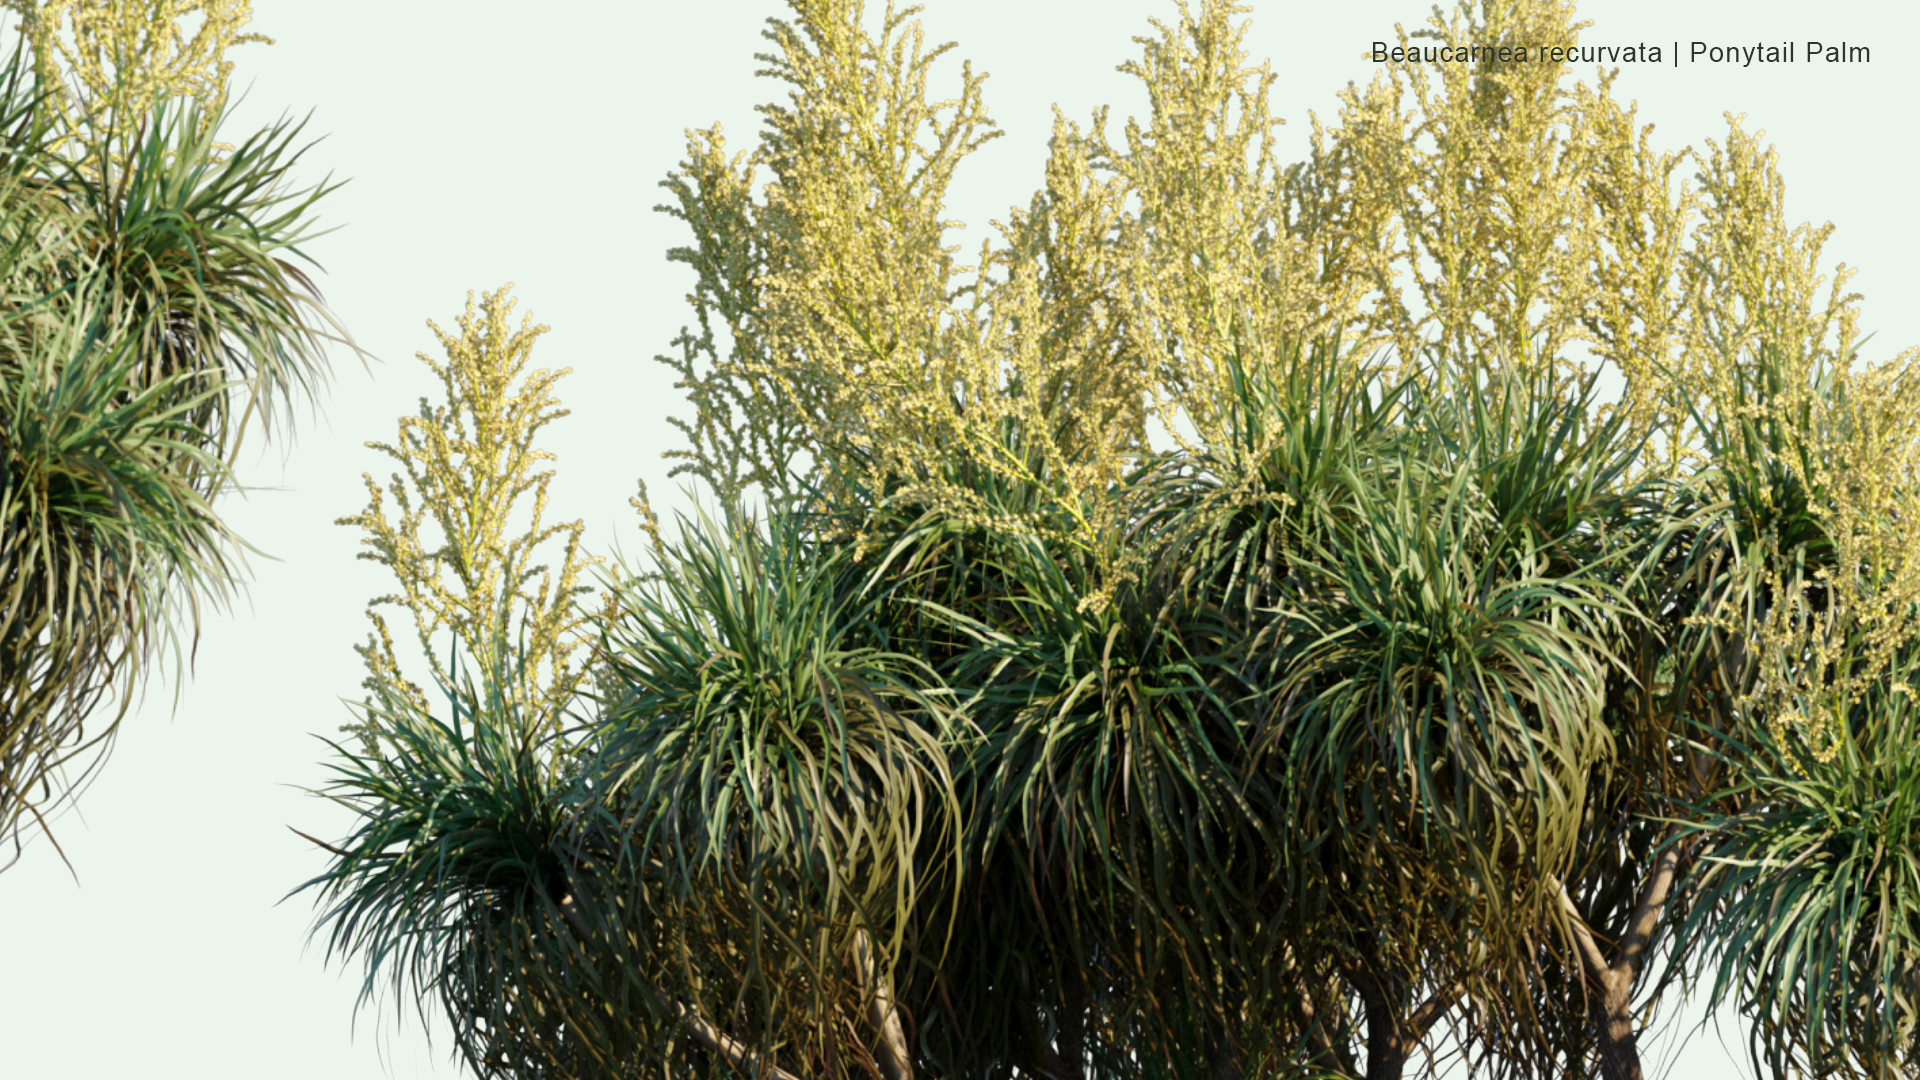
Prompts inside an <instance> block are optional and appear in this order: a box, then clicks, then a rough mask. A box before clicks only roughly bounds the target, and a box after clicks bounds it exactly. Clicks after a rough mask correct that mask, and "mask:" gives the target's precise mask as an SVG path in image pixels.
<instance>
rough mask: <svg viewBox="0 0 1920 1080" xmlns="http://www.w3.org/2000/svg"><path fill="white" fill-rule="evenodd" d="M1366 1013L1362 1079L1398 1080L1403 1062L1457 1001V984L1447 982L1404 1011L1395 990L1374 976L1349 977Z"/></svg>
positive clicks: (1403, 996) (1405, 1065)
mask: <svg viewBox="0 0 1920 1080" xmlns="http://www.w3.org/2000/svg"><path fill="white" fill-rule="evenodd" d="M1348 980H1349V981H1350V982H1352V983H1353V987H1354V989H1355V990H1357V991H1359V992H1360V1002H1361V1005H1362V1006H1363V1007H1364V1008H1365V1010H1366V1014H1367V1075H1366V1080H1400V1077H1401V1076H1402V1074H1404V1073H1405V1072H1406V1069H1407V1059H1408V1058H1410V1057H1412V1056H1413V1051H1414V1048H1415V1047H1417V1046H1419V1045H1420V1040H1422V1039H1424V1038H1426V1035H1427V1032H1428V1031H1430V1030H1432V1029H1433V1025H1434V1024H1436V1023H1438V1022H1439V1020H1440V1018H1441V1017H1442V1016H1445V1015H1446V1012H1447V1010H1448V1009H1450V1008H1452V1007H1453V1003H1454V1002H1455V1001H1458V1000H1459V998H1460V989H1461V988H1460V984H1459V983H1458V982H1452V983H1448V984H1447V985H1445V986H1443V987H1441V988H1440V989H1439V990H1437V991H1435V992H1434V995H1433V996H1432V997H1430V998H1428V999H1427V1000H1426V1001H1424V1002H1422V1003H1421V1004H1420V1005H1419V1006H1418V1007H1417V1008H1414V1009H1411V1010H1407V1009H1405V1008H1404V1007H1403V1006H1402V1004H1401V1002H1402V1000H1403V999H1404V998H1405V996H1406V995H1405V994H1404V993H1403V992H1397V991H1398V990H1399V988H1398V987H1389V986H1388V985H1387V984H1386V981H1385V980H1383V979H1381V978H1379V977H1378V976H1374V975H1370V974H1369V975H1361V976H1349V977H1348Z"/></svg>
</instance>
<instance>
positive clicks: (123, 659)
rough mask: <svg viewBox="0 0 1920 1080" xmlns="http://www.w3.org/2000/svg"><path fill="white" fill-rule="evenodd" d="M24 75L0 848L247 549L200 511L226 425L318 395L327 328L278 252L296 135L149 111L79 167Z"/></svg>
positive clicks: (0, 472)
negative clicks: (112, 158)
mask: <svg viewBox="0 0 1920 1080" xmlns="http://www.w3.org/2000/svg"><path fill="white" fill-rule="evenodd" d="M22 67H23V64H22V58H21V56H20V55H19V54H18V53H16V54H15V56H14V58H13V60H12V61H11V62H10V65H9V67H8V68H7V71H6V72H5V75H4V77H0V147H3V150H0V161H3V162H4V169H0V245H3V246H0V283H3V284H4V290H5V292H4V296H0V838H5V839H11V840H13V841H14V843H15V850H16V853H17V852H18V849H19V847H18V846H19V844H20V842H21V841H22V840H23V839H24V837H25V836H26V835H29V834H30V833H32V832H33V831H36V830H38V829H43V828H44V827H45V825H46V822H47V815H48V814H49V812H51V811H53V810H55V809H56V808H57V807H58V806H59V805H60V803H61V802H62V801H64V799H66V798H67V797H69V796H70V795H71V794H72V792H73V791H74V790H75V789H76V788H77V787H78V786H79V785H81V784H83V783H84V780H85V778H86V777H87V776H88V775H90V774H91V771H92V769H93V768H95V767H96V766H97V765H98V764H99V762H100V760H101V755H102V753H103V752H104V751H105V750H106V749H107V747H108V746H110V744H111V739H112V733H113V731H114V729H115V725H116V724H117V722H118V720H119V718H120V716H121V715H122V714H123V713H124V711H125V709H126V708H127V707H128V704H129V697H130V695H131V693H132V691H133V689H134V687H135V686H136V685H137V681H138V678H139V676H140V675H141V674H142V673H143V671H144V670H145V668H146V661H147V660H148V659H149V658H150V657H151V656H152V654H153V650H154V648H155V646H157V645H159V646H164V645H167V644H169V643H171V644H173V645H175V646H177V645H179V644H180V642H181V639H182V638H184V637H191V635H192V634H193V633H194V632H195V631H196V630H197V625H198V620H199V614H200V606H201V604H202V603H204V602H208V601H211V602H213V603H216V604H219V603H223V602H224V600H225V599H226V597H227V596H229V595H230V593H231V590H232V589H233V587H234V585H235V584H236V583H237V581H238V577H237V572H238V568H239V565H240V563H239V552H240V550H241V547H242V544H241V542H240V541H239V540H238V538H236V537H235V536H233V535H232V533H231V531H230V530H229V529H228V528H227V527H226V525H225V524H224V523H223V522H222V521H221V520H220V518H219V516H218V514H217V512H216V511H215V509H214V503H215V501H216V499H217V496H218V495H219V494H220V493H221V492H222V491H223V490H225V489H226V488H227V487H228V485H229V484H230V483H231V478H230V475H229V473H228V471H227V463H228V462H230V461H231V460H232V455H233V454H234V453H235V452H236V450H237V448H238V445H239V441H240V438H241V435H242V432H243V429H244V427H245V424H244V421H243V419H242V417H243V416H244V415H245V414H246V413H247V412H248V411H258V412H260V413H261V415H262V418H263V420H264V419H266V418H268V417H273V416H277V415H280V414H283V413H284V412H285V411H286V410H287V409H288V408H289V407H290V406H291V405H292V404H293V403H294V402H295V401H297V400H298V399H300V398H301V397H304V396H306V395H307V394H308V393H309V392H310V391H312V390H313V389H315V384H316V383H317V382H318V381H319V379H320V378H321V377H322V376H323V374H324V370H325V367H324V360H323V354H322V351H321V348H322V345H323V342H324V339H325V338H326V337H327V336H329V335H328V333H327V331H328V328H330V327H332V325H333V324H332V323H331V321H330V318H329V317H328V316H327V315H326V313H325V310H324V308H322V307H321V305H320V302H319V297H318V294H317V292H316V291H315V289H314V286H313V283H312V281H311V280H310V279H309V278H308V277H307V276H306V275H305V273H304V272H303V271H301V270H300V269H299V268H298V267H297V266H296V265H295V264H294V263H292V262H290V261H288V259H289V256H297V255H298V254H299V252H298V250H297V247H296V246H295V245H296V244H297V243H298V242H299V241H300V240H301V239H302V238H303V237H304V236H305V234H306V232H307V228H308V218H309V215H308V212H309V210H310V208H311V206H312V204H313V202H314V200H315V199H317V198H319V197H320V196H321V195H322V194H324V192H325V190H326V189H325V188H324V186H323V187H318V188H313V189H309V190H307V191H305V192H294V191H291V190H289V181H290V179H291V169H292V167H293V164H294V162H295V161H296V160H297V159H298V156H299V154H298V152H296V151H294V150H292V149H291V143H292V140H293V138H294V137H295V135H296V134H297V130H298V129H297V128H296V129H289V128H288V127H287V126H286V125H280V126H277V127H275V128H272V129H269V130H268V131H266V132H263V133H261V134H260V135H257V136H255V137H254V138H253V139H250V140H248V141H247V142H246V143H245V144H244V145H242V146H241V147H240V148H239V149H238V150H236V151H233V152H232V153H231V154H229V155H228V156H226V157H224V158H220V157H219V156H218V155H217V153H216V151H215V148H214V146H213V143H212V141H211V140H212V137H213V135H212V132H213V129H214V127H215V126H216V125H215V124H213V123H205V124H203V123H201V122H200V118H199V116H198V114H197V113H195V112H193V111H191V110H187V111H184V112H183V111H180V110H175V109H173V108H171V107H170V106H167V105H165V104H162V105H160V106H156V108H155V109H154V111H153V113H152V114H151V115H150V116H147V117H143V118H142V123H141V124H140V125H139V126H138V127H136V128H135V129H134V130H133V132H132V134H133V135H134V136H136V138H134V139H133V140H132V142H133V143H134V144H135V145H136V146H137V148H138V153H137V154H136V155H135V156H134V159H133V161H131V162H130V163H129V164H128V165H126V166H125V167H124V168H118V167H116V168H112V169H106V168H102V169H96V170H89V169H86V168H82V167H80V165H79V163H76V162H72V161H68V160H64V159H62V158H61V157H60V156H59V155H58V154H56V153H54V152H53V151H52V150H50V149H49V143H50V137H49V135H48V126H47V121H46V119H45V117H44V116H43V115H42V112H41V110H42V102H41V101H40V99H38V98H36V97H35V96H34V91H33V89H32V88H31V87H30V85H29V84H28V82H27V80H26V79H25V77H24V75H23V73H22ZM179 655H181V653H180V651H179V650H178V649H176V650H175V656H176V658H177V657H178V656H179ZM8 861H9V862H10V861H11V860H8Z"/></svg>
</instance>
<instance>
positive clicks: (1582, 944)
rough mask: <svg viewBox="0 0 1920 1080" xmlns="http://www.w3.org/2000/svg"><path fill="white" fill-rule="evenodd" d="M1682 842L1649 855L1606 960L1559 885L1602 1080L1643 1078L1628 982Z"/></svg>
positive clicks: (1655, 924)
mask: <svg viewBox="0 0 1920 1080" xmlns="http://www.w3.org/2000/svg"><path fill="white" fill-rule="evenodd" d="M1683 846H1684V845H1681V844H1674V845H1672V846H1669V847H1668V848H1667V849H1666V850H1665V851H1663V852H1661V853H1660V857H1659V858H1658V859H1656V860H1655V861H1654V864H1653V873H1652V874H1650V875H1648V877H1647V880H1646V883H1645V884H1644V885H1643V886H1642V887H1641V891H1640V903H1639V904H1638V905H1637V906H1636V907H1635V908H1634V912H1633V918H1632V920H1631V921H1630V922H1629V923H1628V924H1627V932H1626V935H1625V936H1624V937H1622V938H1621V939H1620V943H1619V945H1618V946H1617V947H1616V948H1615V950H1614V952H1615V955H1614V957H1613V959H1612V960H1608V959H1607V956H1606V953H1605V952H1604V951H1602V949H1601V948H1600V945H1599V942H1597V941H1595V940H1594V937H1593V932H1592V931H1591V930H1590V929H1588V927H1587V922H1586V920H1585V919H1584V918H1583V917H1582V916H1581V914H1580V910H1579V909H1578V908H1577V907H1575V906H1574V903H1573V897H1572V896H1570V895H1569V894H1568V893H1567V888H1566V886H1565V885H1564V884H1563V885H1561V886H1560V904H1561V906H1562V907H1563V908H1565V910H1566V913H1567V918H1568V921H1569V922H1570V923H1571V924H1572V926H1573V936H1574V943H1575V945H1576V946H1577V947H1578V949H1579V953H1580V967H1581V970H1582V972H1583V973H1584V974H1585V976H1586V981H1587V991H1586V1001H1587V1011H1588V1013H1589V1014H1590V1015H1591V1016H1592V1018H1593V1026H1594V1034H1595V1037H1596V1039H1597V1040H1598V1044H1599V1050H1600V1072H1601V1075H1602V1076H1603V1077H1605V1080H1646V1074H1645V1071H1644V1069H1643V1068H1642V1067H1641V1064H1640V1034H1639V1032H1638V1031H1637V1030H1635V1027H1634V1021H1633V984H1634V982H1635V981H1636V980H1637V979H1638V978H1639V976H1640V970H1641V968H1642V967H1643V966H1644V965H1645V963H1646V958H1647V953H1648V950H1649V948H1650V947H1651V945H1652V942H1653V936H1654V932H1655V931H1656V930H1658V929H1659V926H1660V920H1661V918H1662V916H1663V915H1664V914H1665V909H1666V904H1667V897H1668V895H1669V894H1670V893H1671V892H1672V890H1673V883H1674V879H1675V878H1676V877H1678V876H1679V872H1680V863H1681V860H1682V859H1683V857H1684V852H1683V851H1682V850H1681V849H1682V847H1683Z"/></svg>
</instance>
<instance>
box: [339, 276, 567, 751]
mask: <svg viewBox="0 0 1920 1080" xmlns="http://www.w3.org/2000/svg"><path fill="white" fill-rule="evenodd" d="M512 288H513V286H511V285H508V286H505V287H503V288H501V289H500V290H499V291H498V292H493V293H486V294H484V295H483V296H482V297H481V299H480V303H479V306H478V308H476V307H475V305H474V302H473V296H472V294H471V293H469V294H468V296H467V307H466V311H465V313H463V314H462V315H461V316H460V317H459V319H458V322H457V327H458V333H449V332H447V331H445V330H442V329H440V327H438V326H435V325H434V324H432V323H428V324H427V325H428V326H430V327H432V329H433V332H434V334H435V336H437V337H438V338H439V339H440V344H441V347H442V348H443V349H444V350H445V352H446V360H445V361H444V362H442V361H438V360H435V359H433V358H432V357H430V356H428V355H427V354H425V353H420V354H418V355H419V358H420V361H421V362H422V363H424V364H426V365H427V366H428V367H429V368H431V369H432V370H433V373H434V374H435V375H437V376H438V377H439V379H440V384H441V386H442V387H443V388H444V390H445V401H444V403H443V404H437V405H435V404H429V403H428V401H427V400H426V399H425V398H422V399H421V401H420V413H419V415H418V416H410V417H402V418H401V420H400V432H399V438H398V439H397V440H396V441H395V442H393V443H391V444H389V443H379V442H370V443H368V444H367V445H368V446H369V447H371V448H373V449H376V450H379V451H381V452H382V453H384V454H386V455H387V456H388V457H390V458H392V459H393V460H394V461H395V462H397V463H398V464H399V465H400V467H401V469H402V470H403V471H404V474H405V475H404V477H403V476H402V475H401V474H400V473H395V474H394V475H393V477H392V478H391V480H390V482H389V483H388V485H387V486H386V488H385V489H382V487H381V486H380V485H379V484H378V483H376V482H375V481H374V479H373V477H372V476H371V475H368V476H366V477H365V481H366V486H367V495H368V502H367V508H366V509H365V510H362V511H361V512H360V513H358V514H355V515H353V516H351V517H344V518H341V519H340V520H339V524H342V525H357V526H359V527H360V528H361V529H362V530H364V532H365V534H366V535H365V536H364V538H363V539H362V540H361V543H362V544H363V545H364V546H366V547H367V548H369V549H370V550H368V551H364V552H362V553H361V555H360V557H361V558H363V559H370V560H372V561H374V562H377V563H380V564H381V565H383V566H385V567H387V568H388V569H390V570H392V571H393V574H394V576H395V577H396V578H397V579H398V580H399V585H400V591H399V592H398V593H394V594H391V595H387V596H382V597H378V598H376V599H375V600H374V601H373V602H372V605H371V606H370V607H369V608H368V611H367V615H368V618H370V619H371V620H372V621H373V624H374V630H375V632H374V635H373V637H372V638H371V639H370V640H369V642H368V643H367V644H366V645H364V646H359V647H358V651H359V652H360V654H361V656H362V657H363V658H364V659H365V661H366V663H367V667H368V671H369V675H368V680H367V685H368V689H369V690H371V691H375V692H376V693H378V692H380V691H382V690H386V691H388V692H393V693H400V694H403V695H405V696H407V697H409V698H411V699H412V700H413V702H414V704H415V705H416V706H418V707H420V708H422V709H424V708H425V707H426V704H427V703H426V699H425V697H424V696H423V695H422V693H421V691H420V689H419V688H418V687H417V686H414V685H413V684H411V683H408V682H407V681H406V680H405V679H404V677H403V676H402V675H401V674H400V666H399V663H398V661H397V659H396V658H395V655H394V648H393V640H392V636H391V635H390V633H389V632H388V629H387V625H386V621H385V619H384V618H382V616H381V615H380V613H379V612H378V611H376V610H374V608H376V607H378V606H380V605H383V604H393V605H397V606H400V607H403V608H405V609H406V610H407V611H408V612H409V613H410V614H411V615H412V616H413V621H414V628H415V632H416V634H417V636H418V639H419V643H420V647H421V649H422V650H423V651H424V652H425V653H426V655H427V661H428V663H429V664H430V665H431V669H432V671H433V673H434V675H435V676H436V677H437V678H438V679H439V680H440V681H441V683H442V684H443V685H453V673H452V672H451V671H449V670H448V667H447V665H446V664H445V663H444V662H443V661H442V659H441V656H442V650H443V649H444V645H443V644H442V643H441V642H439V641H437V640H436V638H435V635H436V634H439V633H440V632H441V631H448V632H451V634H452V635H453V637H454V639H455V640H456V641H457V643H458V644H459V646H460V647H461V648H462V650H463V651H464V652H465V654H466V655H467V657H468V658H469V660H470V661H479V662H495V663H501V662H504V663H505V664H507V665H508V669H507V670H504V671H501V672H499V673H498V676H499V679H500V685H501V686H502V687H503V688H504V689H505V691H506V692H507V693H508V694H510V695H511V697H512V698H513V700H514V703H515V704H516V705H517V706H518V707H519V708H520V710H521V714H522V715H523V716H526V717H529V718H532V721H533V722H538V723H544V724H549V725H553V726H556V727H557V726H558V725H559V723H560V721H561V714H562V711H563V710H564V709H566V708H567V707H568V706H569V705H570V704H571V703H572V701H573V697H574V693H575V691H576V690H578V689H579V688H580V685H581V682H582V680H583V679H584V678H585V677H586V669H585V668H584V667H579V666H576V665H575V663H574V656H575V653H576V652H577V651H578V650H579V649H580V648H581V647H582V645H583V644H584V643H585V640H586V635H585V628H586V625H587V623H588V621H589V616H588V615H587V613H586V612H584V611H583V610H581V608H580V607H579V606H578V604H577V601H576V599H575V598H576V597H577V596H579V595H581V594H583V593H586V592H590V591H591V589H590V587H588V586H584V585H581V584H579V577H580V574H581V572H582V571H583V570H585V569H586V568H588V567H589V566H591V565H593V564H594V563H595V562H596V561H597V560H595V559H593V558H592V557H590V556H586V555H583V554H582V553H581V551H580V537H581V533H582V532H583V531H584V528H585V526H584V525H583V524H582V523H581V522H580V521H577V520H576V521H571V522H562V523H558V524H552V525H545V524H543V523H542V519H543V517H544V515H545V513H546V509H547V486H548V484H549V483H550V482H551V481H552V479H553V471H552V470H551V469H540V468H538V466H539V464H540V463H541V462H543V461H550V460H552V459H553V455H552V454H551V453H549V452H547V451H545V450H541V449H538V448H537V447H535V446H534V438H535V436H536V435H537V434H538V433H539V431H540V429H542V428H544V427H545V426H547V425H548V424H550V423H552V422H553V421H555V420H558V419H560V418H561V417H563V416H566V415H568V410H566V409H563V408H561V407H560V402H559V400H558V399H557V398H555V397H554V396H553V393H552V390H553V386H554V384H555V383H557V382H558V381H559V380H560V379H561V378H562V377H563V376H565V375H566V374H567V372H568V370H569V369H565V368H563V369H561V370H559V371H550V370H547V369H545V368H536V369H533V370H532V371H527V370H526V366H527V362H528V360H529V358H530V355H531V353H532V349H533V344H534V341H535V339H537V338H538V337H539V336H540V335H541V334H543V333H545V332H546V331H547V327H545V326H535V325H533V320H532V317H531V316H528V317H527V318H525V319H524V320H522V323H521V325H520V327H519V328H518V329H517V330H516V329H514V328H513V327H512V325H511V324H510V321H509V315H510V314H511V312H512V310H513V307H514V301H513V299H512V298H511V297H510V296H508V293H509V291H510V290H511V289H512ZM389 494H390V495H391V496H392V497H393V500H394V503H395V504H396V506H397V507H398V510H399V518H398V520H393V519H390V518H389V517H388V514H387V510H386V497H387V496H388V495H389ZM529 496H530V497H531V499H532V504H531V508H530V512H527V511H528V508H527V507H525V506H523V503H524V502H525V501H526V499H527V498H528V497H529ZM523 512H525V513H526V516H525V518H524V519H523V518H522V517H521V515H522V513H523ZM556 538H558V539H560V540H561V543H562V545H563V546H562V550H561V552H560V560H559V569H558V573H557V574H556V573H555V572H553V571H552V570H550V569H549V566H548V565H547V564H545V563H537V562H536V561H535V560H536V559H538V558H540V557H541V556H540V551H541V549H542V546H543V545H545V544H546V543H547V542H548V541H549V540H553V539H556Z"/></svg>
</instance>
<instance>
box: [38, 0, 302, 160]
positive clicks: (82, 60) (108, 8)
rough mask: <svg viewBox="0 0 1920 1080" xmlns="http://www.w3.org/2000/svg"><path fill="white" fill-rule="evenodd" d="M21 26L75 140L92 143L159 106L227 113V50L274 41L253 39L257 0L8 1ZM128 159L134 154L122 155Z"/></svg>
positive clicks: (44, 86) (53, 104)
mask: <svg viewBox="0 0 1920 1080" xmlns="http://www.w3.org/2000/svg"><path fill="white" fill-rule="evenodd" d="M0 3H3V4H4V5H5V6H6V7H7V8H9V9H11V10H13V11H14V12H15V13H16V14H17V15H18V16H19V19H20V27H19V28H20V33H21V35H22V36H23V37H25V38H26V40H27V43H28V45H29V46H30V47H31V48H32V50H33V58H34V71H35V74H36V76H37V78H38V80H39V85H40V87H41V88H42V89H51V90H54V91H56V92H55V93H54V94H53V95H52V97H50V98H49V104H50V107H51V108H52V109H53V110H54V111H55V113H56V114H57V115H58V117H59V119H60V121H61V122H62V124H63V125H64V127H65V128H66V131H67V133H68V135H67V138H68V139H69V140H79V141H82V142H86V143H89V144H91V143H92V142H93V141H94V140H97V139H99V138H102V137H105V136H104V135H103V134H102V133H103V132H106V131H110V130H111V129H112V128H113V127H114V126H115V125H124V126H129V127H130V126H132V125H135V124H138V123H139V122H140V121H141V120H142V119H144V118H145V116H146V115H147V113H148V112H149V111H150V110H151V109H152V108H153V106H154V104H155V103H156V102H158V101H161V100H163V99H168V98H188V99H192V100H193V101H196V102H198V103H199V104H200V105H201V106H203V107H205V108H206V109H207V110H208V112H209V113H213V112H217V111H218V109H219V107H220V106H221V105H223V104H224V103H225V102H226V98H227V78H228V76H229V74H230V73H231V72H232V71H233V62H232V61H230V60H228V59H227V50H228V49H230V48H233V47H234V46H236V45H244V44H247V43H249V42H259V43H263V44H272V39H271V38H268V37H266V36H264V35H261V34H254V33H248V32H246V29H245V28H246V26H247V24H249V23H251V22H252V21H253V7H252V4H251V3H250V2H249V0H137V2H126V0H0ZM112 150H113V152H114V153H115V154H116V155H117V156H116V160H118V159H119V156H124V154H125V153H127V152H128V148H127V147H124V146H121V147H115V148H112Z"/></svg>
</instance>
